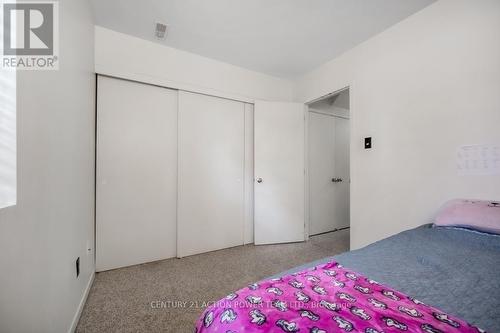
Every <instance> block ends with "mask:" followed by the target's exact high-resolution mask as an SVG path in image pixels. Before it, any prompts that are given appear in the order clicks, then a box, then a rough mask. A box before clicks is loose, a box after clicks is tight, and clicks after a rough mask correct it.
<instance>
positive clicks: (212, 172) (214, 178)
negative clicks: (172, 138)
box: [177, 91, 245, 257]
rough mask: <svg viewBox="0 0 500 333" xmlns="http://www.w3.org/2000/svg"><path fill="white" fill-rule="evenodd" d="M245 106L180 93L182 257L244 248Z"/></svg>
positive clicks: (179, 215) (179, 201)
mask: <svg viewBox="0 0 500 333" xmlns="http://www.w3.org/2000/svg"><path fill="white" fill-rule="evenodd" d="M244 116H245V108H244V103H241V102H236V101H231V100H226V99H222V98H216V97H211V96H206V95H200V94H194V93H188V92H183V91H180V92H179V155H178V158H179V164H178V170H179V173H178V189H179V191H178V210H177V211H178V234H177V245H178V246H177V255H178V257H184V256H188V255H192V254H196V253H202V252H207V251H213V250H218V249H222V248H227V247H231V246H236V245H242V244H243V237H244V209H245V206H244V161H245V155H244V147H245V142H244V133H245V132H244V123H245V122H244Z"/></svg>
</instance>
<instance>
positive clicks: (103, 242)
mask: <svg viewBox="0 0 500 333" xmlns="http://www.w3.org/2000/svg"><path fill="white" fill-rule="evenodd" d="M96 177H97V179H96V181H97V182H96V270H97V271H103V270H108V269H113V268H118V267H122V266H129V265H134V264H139V263H143V262H148V261H154V260H159V259H165V258H171V257H175V255H176V197H177V91H175V90H171V89H165V88H160V87H155V86H151V85H146V84H140V83H135V82H130V81H125V80H120V79H114V78H109V77H102V76H99V78H98V93H97V175H96Z"/></svg>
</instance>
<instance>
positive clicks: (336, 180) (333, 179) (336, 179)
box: [332, 178, 342, 183]
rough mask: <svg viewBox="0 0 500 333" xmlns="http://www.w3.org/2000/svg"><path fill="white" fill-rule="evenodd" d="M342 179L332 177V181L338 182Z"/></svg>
mask: <svg viewBox="0 0 500 333" xmlns="http://www.w3.org/2000/svg"><path fill="white" fill-rule="evenodd" d="M341 181H342V178H332V182H334V183H340V182H341Z"/></svg>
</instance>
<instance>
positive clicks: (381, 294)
mask: <svg viewBox="0 0 500 333" xmlns="http://www.w3.org/2000/svg"><path fill="white" fill-rule="evenodd" d="M195 332H197V333H211V332H217V333H237V332H301V333H302V332H304V333H325V332H364V333H377V332H386V333H388V332H423V333H439V332H483V331H482V330H481V329H479V328H477V327H474V326H471V325H470V324H468V323H466V322H464V321H462V320H460V319H458V318H454V317H453V316H450V315H447V314H446V313H443V312H442V311H440V310H438V309H436V308H433V307H431V306H429V305H426V304H424V303H422V302H420V301H418V300H417V299H415V298H412V297H408V296H406V295H404V294H402V293H400V292H398V291H396V290H393V289H391V288H389V287H387V286H384V285H381V284H379V283H377V282H375V281H373V280H370V279H368V278H366V277H364V276H361V275H360V274H357V273H355V272H352V271H350V270H348V269H345V268H344V267H342V266H341V265H339V264H338V263H336V262H330V263H328V264H326V265H320V266H316V267H314V268H312V269H308V270H305V271H302V272H299V273H295V274H293V275H287V276H284V277H282V278H279V279H271V280H267V281H263V282H260V283H258V284H252V285H250V286H248V288H244V289H241V290H239V291H237V292H236V293H233V294H230V295H228V296H227V297H226V298H225V299H223V300H220V301H218V302H216V303H214V304H213V305H211V306H210V307H208V308H207V309H206V310H205V311H204V313H203V314H202V316H201V317H200V319H199V320H198V322H197V324H196V330H195Z"/></svg>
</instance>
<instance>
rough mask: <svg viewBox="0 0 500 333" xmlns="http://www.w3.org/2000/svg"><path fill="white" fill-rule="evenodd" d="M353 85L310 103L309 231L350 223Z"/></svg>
mask: <svg viewBox="0 0 500 333" xmlns="http://www.w3.org/2000/svg"><path fill="white" fill-rule="evenodd" d="M349 104H350V103H349V88H346V89H343V90H341V91H339V92H336V93H333V94H330V95H327V96H325V97H323V98H321V99H319V100H316V101H313V102H311V103H310V104H308V107H309V108H308V111H309V112H308V117H309V118H308V120H309V121H308V150H309V154H308V163H309V165H308V167H309V235H310V236H313V235H318V234H322V233H326V232H331V231H335V230H339V229H344V228H347V227H349V226H350V214H349V211H350V208H349V204H350V203H349V196H350V194H349V192H350V174H349V160H350V154H349V150H350V149H349V148H350V140H349V137H350V123H349V122H350V105H349Z"/></svg>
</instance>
